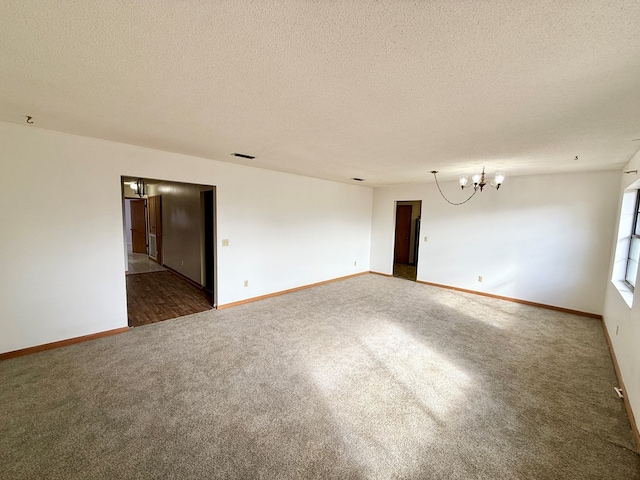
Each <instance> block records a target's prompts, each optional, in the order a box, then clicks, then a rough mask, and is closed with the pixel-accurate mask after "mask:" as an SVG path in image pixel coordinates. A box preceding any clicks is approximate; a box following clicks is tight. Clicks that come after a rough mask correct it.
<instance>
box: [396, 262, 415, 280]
mask: <svg viewBox="0 0 640 480" xmlns="http://www.w3.org/2000/svg"><path fill="white" fill-rule="evenodd" d="M417 270H418V267H416V266H415V265H408V264H405V263H394V264H393V276H394V277H400V278H405V279H407V280H412V281H414V282H415V281H416V276H417V275H416V274H417Z"/></svg>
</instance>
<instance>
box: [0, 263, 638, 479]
mask: <svg viewBox="0 0 640 480" xmlns="http://www.w3.org/2000/svg"><path fill="white" fill-rule="evenodd" d="M88 314H89V313H88ZM0 379H1V383H2V389H1V390H0V405H1V406H2V408H1V409H0V465H2V470H1V472H2V473H0V476H2V478H7V479H39V478H51V479H89V478H90V479H102V478H139V479H147V478H148V479H155V478H181V479H182V478H237V479H253V478H279V479H289V478H291V479H294V478H295V479H297V478H323V479H324V478H335V479H369V478H371V479H389V478H396V479H465V480H466V479H510V480H513V479H536V480H542V479H605V478H606V479H624V480H632V479H640V458H639V457H638V454H637V453H635V451H634V448H635V446H634V444H633V438H632V434H631V430H630V427H629V423H628V420H627V417H626V414H625V411H624V406H623V404H622V402H621V401H620V400H619V399H617V397H616V395H615V392H614V390H613V387H614V386H616V379H615V374H614V370H613V365H612V362H611V358H610V356H609V353H608V349H607V345H606V342H605V338H604V334H603V330H602V325H601V322H600V321H598V320H593V319H589V318H584V317H579V316H575V315H571V314H566V313H559V312H554V311H550V310H542V309H538V308H535V307H530V306H525V305H520V304H516V303H508V302H503V301H500V300H495V299H491V298H486V297H480V296H474V295H469V294H464V293H459V292H454V291H450V290H444V289H438V288H435V287H430V286H426V285H421V284H417V283H414V282H407V281H403V280H400V279H396V278H386V277H382V276H377V275H365V276H360V277H355V278H351V279H348V280H344V281H340V282H335V283H331V284H327V285H323V286H320V287H315V288H312V289H308V290H302V291H298V292H295V293H291V294H287V295H283V296H279V297H274V298H270V299H267V300H263V301H260V302H256V303H251V304H246V305H241V306H238V307H234V308H230V309H226V310H220V311H207V312H202V313H198V314H195V315H192V316H190V317H183V318H182V319H181V320H180V321H174V320H169V321H166V322H162V323H157V324H153V325H147V326H143V327H139V328H136V329H133V330H131V331H130V332H129V333H125V334H121V335H117V336H113V337H107V338H103V339H99V340H95V341H92V342H86V343H82V344H77V345H72V346H69V347H65V348H61V349H57V350H52V351H47V352H42V353H38V354H34V355H30V356H25V357H19V358H15V359H12V360H7V361H4V362H0Z"/></svg>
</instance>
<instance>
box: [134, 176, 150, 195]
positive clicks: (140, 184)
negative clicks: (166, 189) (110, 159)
mask: <svg viewBox="0 0 640 480" xmlns="http://www.w3.org/2000/svg"><path fill="white" fill-rule="evenodd" d="M130 185H131V189H132V190H133V191H134V192H136V193H137V194H138V196H139V197H140V198H142V197H144V196H145V195H146V194H147V186H146V184H145V183H144V180H142V179H141V178H139V179H138V180H136V183H131V184H130Z"/></svg>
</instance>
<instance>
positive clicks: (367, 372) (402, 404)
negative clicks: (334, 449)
mask: <svg viewBox="0 0 640 480" xmlns="http://www.w3.org/2000/svg"><path fill="white" fill-rule="evenodd" d="M309 370H310V373H311V376H312V378H313V380H314V383H315V384H316V386H317V387H318V389H319V390H320V391H321V392H322V395H323V397H324V400H325V402H326V405H327V407H328V408H329V410H330V411H331V413H332V415H333V419H334V422H335V425H336V426H337V428H338V430H339V431H340V433H341V435H342V437H343V439H344V445H348V446H349V449H350V452H351V454H352V456H353V459H354V460H356V461H357V462H358V464H359V465H360V467H361V468H363V469H364V470H365V471H366V472H367V473H368V478H391V477H397V476H400V477H404V476H410V475H412V474H415V473H416V472H418V471H420V468H421V457H422V455H421V453H422V452H423V450H424V448H425V445H428V444H430V443H432V442H436V441H437V438H438V437H439V435H438V432H439V431H441V430H442V429H443V428H445V427H446V423H447V421H448V420H449V419H450V416H452V415H453V414H454V413H455V410H456V407H457V406H459V405H460V404H461V403H463V402H464V397H465V396H466V395H467V394H468V393H469V392H468V390H469V386H470V382H469V376H468V375H467V374H466V373H465V372H463V371H462V370H460V369H459V368H457V367H456V366H455V365H453V364H452V363H451V362H449V361H448V360H447V359H446V358H444V357H443V356H442V355H439V354H438V353H436V352H434V351H433V350H432V349H430V348H428V347H427V346H426V345H424V344H423V343H421V342H419V341H417V340H416V339H415V338H413V337H412V336H411V335H410V334H408V333H407V332H406V331H405V330H403V329H402V328H401V327H400V326H398V325H395V324H392V323H388V322H383V323H380V325H378V327H377V328H376V329H375V331H374V332H371V333H368V334H366V335H363V336H361V337H360V338H358V341H355V342H354V343H353V344H351V345H349V346H343V347H342V348H337V349H330V350H327V351H326V352H325V354H324V355H323V356H322V358H320V359H319V358H315V359H314V362H313V364H310V365H309Z"/></svg>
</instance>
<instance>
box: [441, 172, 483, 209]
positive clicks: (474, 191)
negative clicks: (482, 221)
mask: <svg viewBox="0 0 640 480" xmlns="http://www.w3.org/2000/svg"><path fill="white" fill-rule="evenodd" d="M431 173H433V178H435V179H436V185H437V187H438V191H439V192H440V195H442V198H444V199H445V200H446V201H447V202H448V203H450V204H451V205H462V204H463V203H467V202H468V201H469V200H471V199H472V198H473V196H474V195H475V194H476V193H478V189H477V188H474V189H473V193H472V194H471V195H469V198H467V199H466V200H464V201H462V202H459V203H455V202H452V201H451V200H449V199H448V198H447V197H445V196H444V193H442V189H441V188H440V184H439V183H438V177H437V176H436V173H437V172H431Z"/></svg>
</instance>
